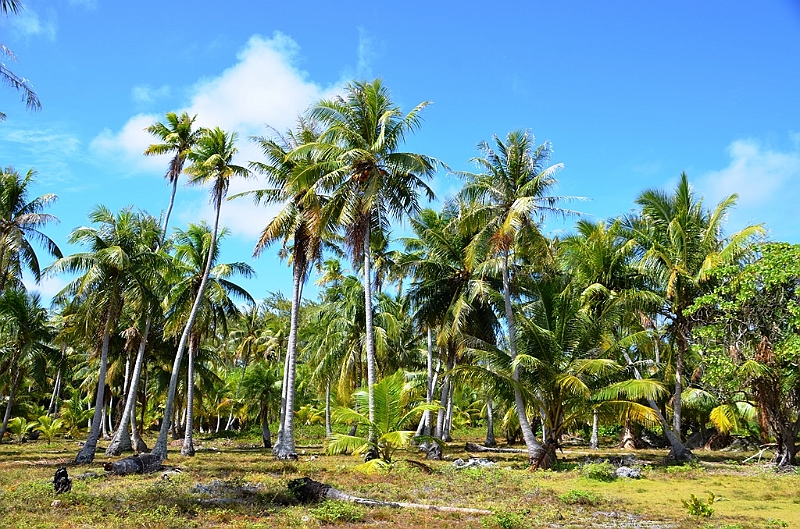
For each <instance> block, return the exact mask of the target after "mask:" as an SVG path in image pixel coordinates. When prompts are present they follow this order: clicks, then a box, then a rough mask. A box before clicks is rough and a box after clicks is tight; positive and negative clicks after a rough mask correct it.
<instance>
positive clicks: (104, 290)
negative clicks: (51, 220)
mask: <svg viewBox="0 0 800 529" xmlns="http://www.w3.org/2000/svg"><path fill="white" fill-rule="evenodd" d="M89 218H90V220H91V221H92V223H93V224H96V225H97V227H87V226H84V227H80V228H76V229H75V230H73V231H72V233H71V234H70V236H69V242H70V244H81V245H84V246H85V247H87V249H88V250H87V251H85V252H79V253H76V254H72V255H70V256H67V257H63V258H61V259H59V260H57V261H56V262H54V263H53V264H52V265H50V267H48V269H47V270H48V273H51V274H57V273H71V274H82V275H80V276H79V277H77V278H76V279H74V280H73V281H71V282H70V283H69V284H68V285H67V286H66V287H65V288H64V289H63V290H62V291H61V292H59V293H58V294H57V295H56V297H55V301H56V302H59V301H62V300H67V299H70V298H71V299H73V300H80V301H81V304H80V305H81V307H82V310H83V312H84V318H83V321H85V322H91V323H90V328H91V327H92V326H96V327H98V328H97V329H91V331H90V332H96V335H98V336H102V338H101V343H100V344H96V347H97V349H99V351H98V352H99V353H100V368H99V376H98V380H97V401H96V404H95V413H94V418H93V420H92V428H91V431H90V432H89V437H88V439H87V441H86V443H85V444H84V446H83V447H82V448H81V450H80V452H79V453H78V455H77V456H76V458H75V462H76V463H89V462H91V461H92V460H93V459H94V452H95V450H96V448H97V440H98V438H99V436H100V421H101V416H102V409H103V405H104V402H105V400H104V397H105V386H106V374H107V370H108V353H109V348H110V344H111V339H112V336H113V335H114V334H115V333H116V329H117V326H118V322H119V317H120V314H121V311H122V306H123V300H125V299H126V297H127V298H128V299H129V300H130V299H136V296H137V295H139V293H141V292H142V291H146V290H147V285H148V283H149V281H150V279H151V277H152V275H153V273H155V270H157V258H156V257H155V256H154V254H153V252H152V241H153V240H156V239H157V238H158V236H159V234H160V232H159V230H158V226H157V223H156V221H155V219H154V218H153V217H151V216H149V215H142V214H138V213H135V212H133V211H132V209H130V208H126V209H123V210H122V211H120V212H119V213H117V214H114V213H112V212H111V211H110V210H109V209H108V208H106V207H104V206H97V207H95V208H94V209H93V210H92V212H91V213H90V215H89ZM134 287H135V288H134Z"/></svg>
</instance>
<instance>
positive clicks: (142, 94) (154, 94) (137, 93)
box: [131, 84, 170, 105]
mask: <svg viewBox="0 0 800 529" xmlns="http://www.w3.org/2000/svg"><path fill="white" fill-rule="evenodd" d="M169 95H170V88H169V86H159V87H158V88H153V87H152V86H150V85H149V84H142V85H136V86H134V87H133V88H132V89H131V97H132V98H133V100H134V101H135V102H136V103H139V104H142V105H149V104H152V103H155V102H156V101H158V100H159V99H161V98H164V97H167V96H169Z"/></svg>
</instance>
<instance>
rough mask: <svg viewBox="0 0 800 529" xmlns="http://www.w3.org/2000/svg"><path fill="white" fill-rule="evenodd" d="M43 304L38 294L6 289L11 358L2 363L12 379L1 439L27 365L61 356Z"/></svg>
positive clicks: (5, 335)
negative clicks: (53, 345)
mask: <svg viewBox="0 0 800 529" xmlns="http://www.w3.org/2000/svg"><path fill="white" fill-rule="evenodd" d="M40 303H41V301H40V298H39V295H38V294H28V293H26V292H24V291H22V290H6V291H5V292H3V293H2V296H0V336H2V342H1V344H0V350H2V351H3V352H4V353H6V355H7V356H6V358H2V360H0V365H2V366H4V367H3V371H5V372H7V373H9V374H10V376H11V380H10V384H9V394H8V404H7V405H6V410H5V415H4V416H3V423H2V425H0V439H2V438H3V435H5V432H6V428H7V427H8V421H9V419H10V418H11V410H12V407H13V406H14V399H15V397H16V392H17V389H18V388H19V384H20V381H21V379H22V376H23V373H25V371H26V366H29V365H30V362H32V361H33V360H34V358H35V357H36V356H44V357H50V359H51V360H52V358H54V357H55V356H56V354H57V350H56V349H54V348H53V347H51V346H50V342H51V340H52V339H53V338H54V337H55V330H54V329H53V328H52V326H51V325H50V323H49V321H48V318H47V310H46V309H44V308H42V307H41V305H40Z"/></svg>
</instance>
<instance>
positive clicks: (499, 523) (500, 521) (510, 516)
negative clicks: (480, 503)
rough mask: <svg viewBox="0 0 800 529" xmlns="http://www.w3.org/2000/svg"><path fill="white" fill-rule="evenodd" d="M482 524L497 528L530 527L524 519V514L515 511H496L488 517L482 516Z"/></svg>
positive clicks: (520, 528)
mask: <svg viewBox="0 0 800 529" xmlns="http://www.w3.org/2000/svg"><path fill="white" fill-rule="evenodd" d="M483 526H484V527H486V528H487V529H488V528H492V529H493V528H495V527H498V528H499V529H522V528H524V527H530V524H529V523H528V522H527V521H526V520H525V516H524V515H522V514H520V513H516V512H504V511H501V512H497V513H495V514H493V515H492V516H490V517H488V518H484V520H483Z"/></svg>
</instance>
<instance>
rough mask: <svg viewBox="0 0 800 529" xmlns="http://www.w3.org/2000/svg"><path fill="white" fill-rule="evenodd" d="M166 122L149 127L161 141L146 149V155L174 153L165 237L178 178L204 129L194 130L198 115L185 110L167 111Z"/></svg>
mask: <svg viewBox="0 0 800 529" xmlns="http://www.w3.org/2000/svg"><path fill="white" fill-rule="evenodd" d="M164 117H165V118H166V119H165V123H162V122H156V123H153V124H152V125H150V126H149V127H147V129H145V130H147V132H149V133H150V134H152V135H153V136H155V137H156V138H158V139H159V140H161V143H153V144H151V145H150V146H149V147H147V149H146V150H145V151H144V154H145V156H157V155H162V154H172V158H171V159H170V161H169V168H168V169H167V172H166V174H165V175H164V178H166V179H167V181H168V182H169V183H170V185H171V186H172V193H170V196H169V206H168V207H167V212H166V214H165V215H164V235H163V236H164V237H166V234H167V226H169V217H170V214H171V213H172V206H173V204H174V203H175V193H176V191H177V189H178V178H180V176H181V173H182V172H183V165H184V163H185V162H186V158H187V156H189V153H190V152H191V150H192V147H194V146H195V145H196V144H197V142H198V140H199V139H200V138H201V136H202V134H203V130H202V129H195V130H192V126H193V125H194V121H195V119H197V116H196V115H195V116H191V117H190V116H189V114H187V113H186V112H183V113H182V114H181V115H180V116H179V115H177V114H175V112H167V114H166V115H165V116H164Z"/></svg>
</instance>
